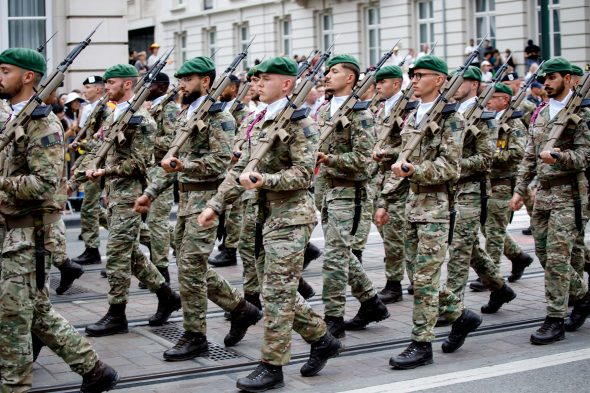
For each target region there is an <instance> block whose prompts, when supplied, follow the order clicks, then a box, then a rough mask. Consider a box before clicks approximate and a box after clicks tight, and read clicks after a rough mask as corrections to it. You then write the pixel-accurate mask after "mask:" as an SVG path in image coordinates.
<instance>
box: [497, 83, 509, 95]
mask: <svg viewBox="0 0 590 393" xmlns="http://www.w3.org/2000/svg"><path fill="white" fill-rule="evenodd" d="M494 88H495V89H496V93H504V94H508V95H509V96H510V97H512V89H511V88H510V87H509V86H507V85H505V84H504V83H496V84H495V85H494Z"/></svg>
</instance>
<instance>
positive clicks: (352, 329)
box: [332, 311, 391, 338]
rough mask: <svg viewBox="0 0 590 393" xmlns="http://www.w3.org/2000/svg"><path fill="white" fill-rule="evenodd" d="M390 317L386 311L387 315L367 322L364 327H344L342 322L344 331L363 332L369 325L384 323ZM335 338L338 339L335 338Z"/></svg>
mask: <svg viewBox="0 0 590 393" xmlns="http://www.w3.org/2000/svg"><path fill="white" fill-rule="evenodd" d="M390 316H391V314H390V313H389V311H388V312H387V315H384V316H383V317H380V318H378V319H373V320H371V321H369V322H368V323H367V324H366V325H365V326H346V322H344V330H350V331H351V332H353V331H359V330H365V329H366V328H367V326H369V324H371V323H377V322H381V321H384V320H386V319H387V318H389V317H390ZM332 335H333V336H334V334H332ZM334 337H336V336H334ZM336 338H340V337H336Z"/></svg>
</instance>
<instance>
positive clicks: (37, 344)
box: [31, 332, 45, 362]
mask: <svg viewBox="0 0 590 393" xmlns="http://www.w3.org/2000/svg"><path fill="white" fill-rule="evenodd" d="M31 340H32V342H33V361H34V362H36V361H37V358H38V357H39V353H41V349H43V347H44V346H45V343H44V342H43V341H41V339H40V338H39V336H37V335H36V334H35V333H33V332H31Z"/></svg>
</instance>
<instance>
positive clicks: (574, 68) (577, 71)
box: [572, 64, 584, 76]
mask: <svg viewBox="0 0 590 393" xmlns="http://www.w3.org/2000/svg"><path fill="white" fill-rule="evenodd" d="M572 74H574V75H576V76H584V70H583V69H582V67H579V66H577V65H575V64H572Z"/></svg>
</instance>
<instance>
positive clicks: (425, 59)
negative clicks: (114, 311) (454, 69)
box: [409, 55, 449, 77]
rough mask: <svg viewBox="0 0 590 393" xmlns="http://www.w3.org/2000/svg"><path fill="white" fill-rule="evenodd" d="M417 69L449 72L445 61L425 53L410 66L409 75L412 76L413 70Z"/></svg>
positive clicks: (442, 72)
mask: <svg viewBox="0 0 590 393" xmlns="http://www.w3.org/2000/svg"><path fill="white" fill-rule="evenodd" d="M417 69H425V70H431V71H436V72H440V73H441V74H444V75H448V74H449V67H448V66H447V63H445V61H444V60H443V59H441V58H440V57H437V56H434V55H425V56H422V57H420V58H419V59H417V60H416V61H415V62H414V64H412V65H411V66H410V70H409V74H410V77H412V75H413V74H414V70H417Z"/></svg>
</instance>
